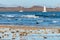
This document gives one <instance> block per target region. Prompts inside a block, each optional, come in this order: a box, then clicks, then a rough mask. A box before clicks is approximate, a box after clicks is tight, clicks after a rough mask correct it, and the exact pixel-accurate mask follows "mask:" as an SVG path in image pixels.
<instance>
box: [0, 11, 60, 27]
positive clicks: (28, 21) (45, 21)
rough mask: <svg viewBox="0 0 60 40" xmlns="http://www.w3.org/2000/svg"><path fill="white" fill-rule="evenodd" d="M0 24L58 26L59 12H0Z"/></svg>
mask: <svg viewBox="0 0 60 40" xmlns="http://www.w3.org/2000/svg"><path fill="white" fill-rule="evenodd" d="M0 24H1V25H25V26H42V27H43V26H46V27H47V26H60V12H39V11H38V12H36V11H33V12H26V11H25V12H0Z"/></svg>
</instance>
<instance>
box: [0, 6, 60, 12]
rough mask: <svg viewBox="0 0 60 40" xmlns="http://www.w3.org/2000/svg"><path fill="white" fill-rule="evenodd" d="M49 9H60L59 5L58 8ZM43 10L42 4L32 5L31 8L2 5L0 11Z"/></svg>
mask: <svg viewBox="0 0 60 40" xmlns="http://www.w3.org/2000/svg"><path fill="white" fill-rule="evenodd" d="M46 9H47V11H60V8H59V7H56V8H46ZM20 10H23V11H43V7H42V6H32V7H30V8H24V7H21V6H19V7H0V11H20Z"/></svg>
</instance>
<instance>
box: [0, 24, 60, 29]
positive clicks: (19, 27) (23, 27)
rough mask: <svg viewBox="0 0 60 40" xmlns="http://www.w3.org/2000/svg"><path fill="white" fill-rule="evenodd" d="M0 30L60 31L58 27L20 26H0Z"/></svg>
mask: <svg viewBox="0 0 60 40" xmlns="http://www.w3.org/2000/svg"><path fill="white" fill-rule="evenodd" d="M0 28H11V29H28V30H29V29H32V30H36V29H60V28H59V27H47V28H46V27H42V26H41V27H37V26H36V27H32V26H23V25H22V26H20V25H18V26H17V25H0Z"/></svg>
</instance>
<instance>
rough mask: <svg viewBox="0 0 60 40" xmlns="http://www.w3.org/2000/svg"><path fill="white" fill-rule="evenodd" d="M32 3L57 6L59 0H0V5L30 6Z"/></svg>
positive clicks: (59, 4) (59, 2) (59, 3)
mask: <svg viewBox="0 0 60 40" xmlns="http://www.w3.org/2000/svg"><path fill="white" fill-rule="evenodd" d="M34 5H37V6H44V5H45V6H47V7H57V6H60V0H0V6H3V7H16V6H23V7H32V6H34Z"/></svg>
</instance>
